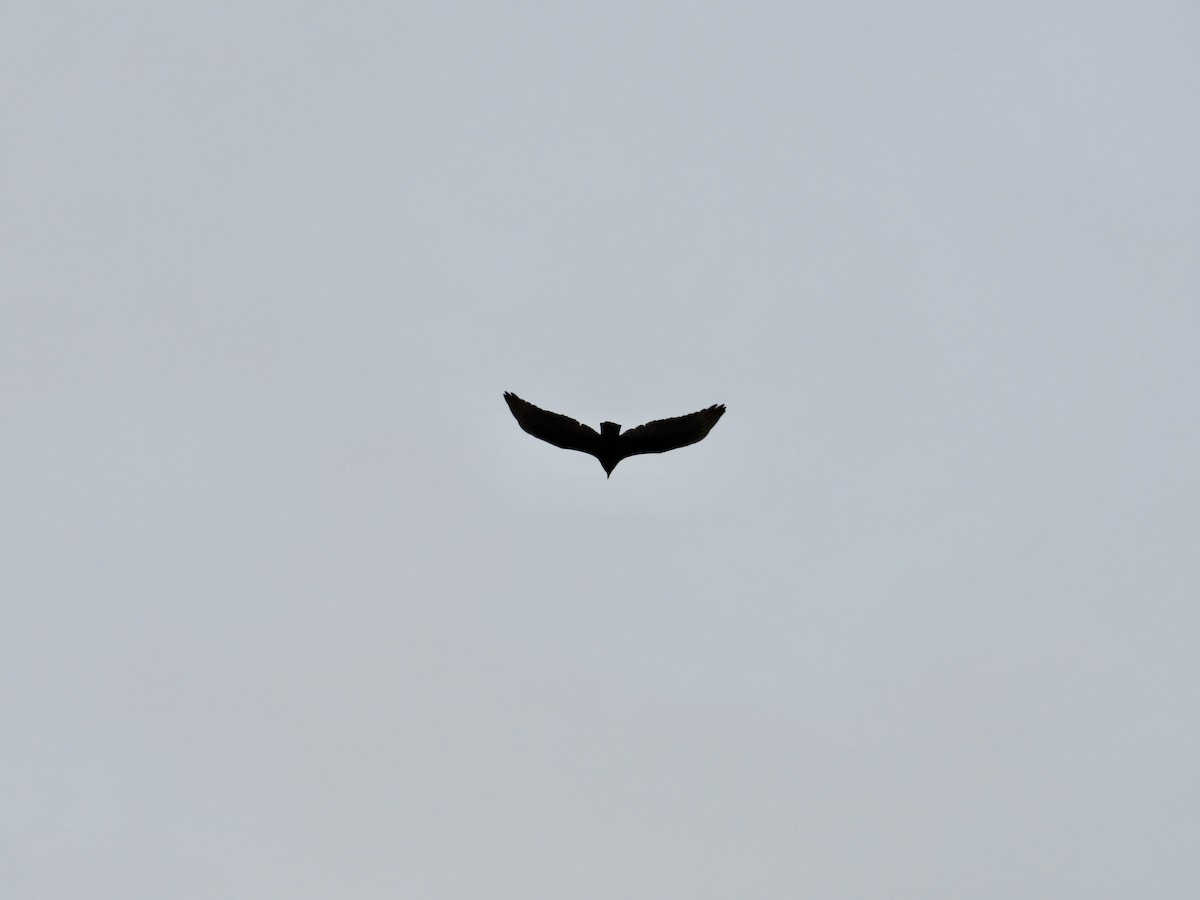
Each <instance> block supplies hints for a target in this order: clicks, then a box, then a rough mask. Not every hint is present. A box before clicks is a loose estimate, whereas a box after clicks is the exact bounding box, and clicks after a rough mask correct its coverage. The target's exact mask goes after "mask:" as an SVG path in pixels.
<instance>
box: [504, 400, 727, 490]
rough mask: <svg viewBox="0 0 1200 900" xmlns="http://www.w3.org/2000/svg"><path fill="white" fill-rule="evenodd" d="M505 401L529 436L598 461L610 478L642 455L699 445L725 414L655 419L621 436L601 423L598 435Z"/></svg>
mask: <svg viewBox="0 0 1200 900" xmlns="http://www.w3.org/2000/svg"><path fill="white" fill-rule="evenodd" d="M504 399H505V401H506V402H507V403H508V408H509V409H510V410H511V411H512V414H513V417H514V418H515V419H516V420H517V424H518V425H520V426H521V428H522V429H524V430H525V431H526V432H528V433H529V434H532V435H533V436H534V437H536V438H540V439H541V440H543V441H546V442H547V443H550V444H553V445H554V446H555V447H562V448H563V449H564V450H578V451H580V452H581V453H587V454H590V455H592V456H594V457H596V458H597V459H598V460H600V465H601V466H603V467H604V471H605V473H606V474H607V475H609V476H611V475H612V471H613V469H615V468H616V467H617V463H619V462H620V461H621V460H623V459H625V458H626V457H627V456H636V455H638V454H641V453H665V452H666V451H668V450H675V449H677V448H679V447H686V446H687V445H688V444H694V443H696V442H697V441H701V440H703V439H704V437H705V436H706V435H707V434H708V433H709V432H710V431H711V430H712V427H713V426H714V425H716V424H717V420H718V419H720V418H721V416H722V415H724V413H725V407H724V405H722V404H717V405H716V406H710V407H709V408H708V409H702V410H700V411H699V412H694V413H690V414H689V415H686V416H679V417H677V418H674V419H656V420H655V421H653V422H647V423H646V424H645V425H639V426H637V427H636V428H630V429H629V430H628V431H626V432H625V433H624V434H622V433H621V426H620V425H618V424H617V423H616V422H601V423H600V432H599V433H597V432H596V430H595V429H594V428H591V427H590V426H588V425H583V424H581V423H579V422H577V421H575V420H574V419H572V418H570V417H569V416H564V415H561V414H559V413H553V412H549V411H547V410H544V409H540V408H538V407H536V406H534V405H533V404H532V403H529V402H528V401H526V400H522V399H521V398H520V397H518V396H517V395H516V394H513V393H507V392H506V393H505V394H504Z"/></svg>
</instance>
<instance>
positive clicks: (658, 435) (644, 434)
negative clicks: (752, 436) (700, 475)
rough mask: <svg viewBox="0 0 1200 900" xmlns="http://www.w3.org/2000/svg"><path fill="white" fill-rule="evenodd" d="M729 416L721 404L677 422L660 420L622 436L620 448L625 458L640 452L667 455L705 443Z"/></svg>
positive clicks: (680, 418) (674, 420)
mask: <svg viewBox="0 0 1200 900" xmlns="http://www.w3.org/2000/svg"><path fill="white" fill-rule="evenodd" d="M724 414H725V405H724V404H721V403H718V404H717V405H716V406H710V407H709V408H708V409H702V410H700V411H699V412H694V413H690V414H689V415H686V416H679V417H677V418H674V419H656V420H655V421H653V422H647V423H646V424H645V425H639V426H638V427H637V428H630V429H629V430H628V431H626V432H625V433H624V434H622V435H621V440H620V444H619V446H620V448H621V453H622V455H623V456H636V455H637V454H639V453H665V452H666V451H668V450H674V449H676V448H677V447H686V446H687V445H688V444H694V443H696V442H697V441H701V440H704V437H705V435H707V434H708V433H709V432H710V431H712V427H713V426H714V425H716V424H717V420H718V419H720V418H721V416H723V415H724Z"/></svg>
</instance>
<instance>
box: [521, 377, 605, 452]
mask: <svg viewBox="0 0 1200 900" xmlns="http://www.w3.org/2000/svg"><path fill="white" fill-rule="evenodd" d="M504 399H505V400H506V401H507V402H508V408H509V409H510V410H512V414H513V417H514V418H515V419H516V420H517V424H518V425H520V426H521V428H523V429H524V430H525V431H527V432H529V433H530V434H532V435H533V436H534V437H535V438H541V439H542V440H543V441H546V443H548V444H553V445H554V446H555V447H562V448H563V449H564V450H580V451H582V452H583V453H591V454H593V455H595V453H596V451H597V449H598V448H599V446H600V435H599V434H597V433H596V429H594V428H589V427H588V426H587V425H581V424H579V423H578V422H576V421H575V420H574V419H572V418H570V417H569V416H563V415H559V414H558V413H553V412H547V411H546V410H544V409H538V408H537V407H536V406H534V405H533V404H532V403H528V402H526V401H525V400H522V399H521V398H520V397H518V396H517V395H516V394H510V393H508V392H507V391H506V392H505V394H504Z"/></svg>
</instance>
